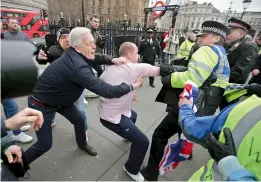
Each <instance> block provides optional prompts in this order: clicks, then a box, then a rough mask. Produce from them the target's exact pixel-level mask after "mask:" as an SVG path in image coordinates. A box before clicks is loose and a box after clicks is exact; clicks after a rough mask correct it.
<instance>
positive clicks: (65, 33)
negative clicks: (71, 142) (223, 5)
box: [1, 15, 261, 181]
mask: <svg viewBox="0 0 261 182" xmlns="http://www.w3.org/2000/svg"><path fill="white" fill-rule="evenodd" d="M8 21H9V22H8V26H9V31H7V32H5V33H4V35H3V38H4V39H6V40H15V41H29V42H31V40H30V39H28V38H26V35H25V34H24V33H22V32H20V31H18V28H17V27H18V22H17V21H16V20H15V19H12V18H10V19H9V20H8ZM98 27H99V17H98V16H97V15H94V16H93V17H92V18H91V24H90V26H89V27H88V28H87V27H76V28H74V29H72V30H69V29H67V28H65V27H64V28H61V29H60V30H59V31H58V32H57V35H56V37H57V40H56V41H57V45H53V46H51V47H50V48H49V49H48V50H47V51H46V50H40V52H39V54H38V55H37V56H36V61H37V62H38V63H39V64H46V63H50V65H49V66H48V67H47V68H46V69H45V70H44V72H43V73H42V74H41V75H40V76H39V78H38V80H37V82H36V83H35V86H34V89H33V91H32V94H30V95H29V96H28V107H29V108H27V109H25V110H23V111H21V112H19V113H18V105H17V104H16V102H15V99H8V100H2V101H1V103H2V105H3V107H4V112H5V116H6V120H5V121H4V120H3V119H2V135H1V136H2V142H1V144H2V145H1V147H2V152H3V154H4V156H6V157H7V160H3V161H4V162H2V176H1V178H2V180H17V179H18V177H21V176H19V174H14V172H13V171H12V172H13V173H12V172H11V173H10V168H9V167H10V165H9V164H10V163H21V159H23V162H24V163H26V164H27V166H29V165H30V163H32V162H33V161H34V160H37V158H39V157H41V155H43V154H44V153H46V152H47V151H49V150H50V149H51V148H52V144H53V142H52V141H53V138H52V127H54V126H55V114H56V113H59V114H61V115H62V116H64V118H66V119H67V120H69V121H70V123H71V124H72V125H73V126H74V130H75V136H76V143H77V145H78V147H79V149H80V150H83V151H84V152H86V153H87V154H89V155H91V156H96V155H97V153H98V152H97V151H96V150H95V149H94V148H93V147H91V146H90V145H89V143H88V134H87V130H88V122H87V121H88V120H87V115H86V106H85V104H84V100H85V96H84V91H85V89H87V90H88V91H89V93H91V94H94V95H97V96H99V103H98V109H99V114H100V122H101V124H102V125H103V126H104V127H106V128H107V129H108V130H111V131H112V132H114V133H116V134H117V135H119V136H121V137H122V138H123V139H124V140H126V141H129V142H131V150H130V154H129V158H128V160H127V161H126V163H125V164H124V166H123V170H124V171H126V173H127V174H128V175H129V176H130V177H131V178H132V179H133V180H134V181H144V178H145V179H147V180H151V181H157V180H158V175H159V164H160V161H161V159H162V157H163V154H164V149H165V147H166V145H167V143H168V140H169V138H171V137H172V136H173V135H174V134H176V133H178V134H179V135H181V133H184V135H185V136H186V137H187V138H188V139H189V140H190V141H192V142H194V143H197V144H199V145H201V146H202V147H204V148H207V149H208V151H209V154H210V156H211V157H212V158H213V159H212V160H210V161H209V162H208V164H207V165H206V166H205V167H203V168H201V169H200V170H199V171H197V172H196V173H195V174H193V175H192V177H191V178H190V180H196V181H201V180H217V181H219V180H221V179H226V180H240V181H242V180H247V181H258V180H261V175H260V169H261V163H260V160H259V159H258V156H257V158H256V155H254V153H258V152H259V151H260V146H258V142H257V143H256V144H255V146H253V144H252V143H251V141H252V140H254V139H256V140H258V141H259V140H261V138H260V135H259V133H258V131H260V129H261V115H260V112H259V111H260V109H261V98H260V97H261V85H260V84H261V79H260V78H261V76H260V75H261V74H260V70H261V59H260V47H261V33H259V34H258V36H257V38H256V40H255V42H253V41H249V40H247V39H245V38H246V35H247V32H248V31H249V30H250V29H251V26H250V25H248V24H247V23H246V22H244V21H241V20H238V19H235V18H231V19H229V20H228V26H225V25H223V24H221V23H219V22H215V21H205V22H204V23H203V24H202V28H201V30H194V31H192V32H189V34H188V37H187V39H185V40H184V41H183V42H182V43H181V44H180V42H179V38H178V36H177V35H176V33H175V29H174V28H170V29H169V31H168V33H167V34H166V36H165V37H164V40H163V42H164V43H165V47H164V48H162V47H161V45H160V42H159V41H158V40H157V39H156V38H154V37H153V32H154V30H153V29H152V28H147V29H146V37H145V38H144V39H143V40H142V41H141V42H140V45H139V46H137V45H135V44H134V43H131V42H124V43H123V44H122V45H121V46H120V48H119V57H118V58H112V57H111V56H109V55H105V54H101V53H98V51H97V45H99V43H98V42H97V41H99V34H98V32H97V30H98ZM179 44H180V45H179ZM157 56H158V58H162V60H163V61H162V62H163V63H162V64H161V65H160V66H155V59H156V57H157ZM139 57H141V59H142V61H141V63H139V60H140V58H139ZM172 61H173V63H172V64H174V65H172V64H169V63H170V62H172ZM101 65H108V66H107V68H106V69H105V70H103V69H102V68H101ZM94 70H96V71H97V73H98V74H97V75H96V74H95V73H94ZM251 72H252V78H251V80H250V81H249V83H247V80H248V77H249V74H250V73H251ZM156 76H161V82H162V88H161V90H160V92H159V94H158V96H157V97H156V101H157V102H162V103H164V104H166V105H167V108H166V112H167V115H166V117H165V118H164V119H163V120H162V121H161V122H160V124H159V125H158V127H157V128H156V129H155V131H154V133H153V136H152V142H151V148H150V155H149V160H148V164H147V166H146V167H144V168H142V163H143V162H144V158H145V155H146V153H147V150H148V147H149V140H148V138H147V136H146V135H145V134H144V133H143V132H142V131H141V130H140V129H139V128H138V127H137V126H136V125H135V123H136V121H137V112H135V111H134V110H132V109H131V104H132V101H135V100H136V99H137V98H136V94H135V92H134V91H135V90H136V89H138V88H139V87H140V86H141V85H142V84H143V78H144V77H149V84H150V86H151V87H153V88H154V87H155V85H154V77H156ZM115 78H117V79H115ZM188 80H190V81H192V82H193V83H195V85H196V86H197V87H198V88H199V89H200V93H199V96H198V97H197V100H196V101H195V104H196V106H197V107H198V110H197V112H195V111H194V110H193V109H192V106H193V104H192V102H191V100H190V99H187V98H180V94H181V93H182V91H183V89H184V87H185V84H186V82H187V81H188ZM218 109H220V112H218V113H217V110H218ZM17 113H18V114H17ZM215 113H216V114H215ZM238 113H240V114H238ZM21 118H22V119H21ZM25 124H29V125H25ZM29 128H34V129H35V131H36V136H37V139H38V140H37V141H36V143H34V144H33V145H32V146H31V147H29V148H28V149H27V150H26V151H25V152H21V149H20V148H19V147H18V146H17V145H15V144H14V143H13V141H18V142H22V143H27V142H30V141H32V139H33V138H32V137H31V136H28V135H26V134H25V133H24V132H23V131H22V130H26V129H29ZM7 130H8V131H9V130H10V131H11V132H8V133H7ZM252 148H253V150H254V149H255V151H252V153H250V154H248V153H247V152H248V151H247V152H246V151H245V150H246V149H250V150H252ZM12 154H14V155H12ZM2 156H3V155H2ZM191 158H192V153H191V154H190V159H191ZM28 169H29V167H27V168H26V169H25V171H26V170H28ZM3 171H4V172H3ZM210 173H211V178H210V177H209V176H210V175H209V174H210Z"/></svg>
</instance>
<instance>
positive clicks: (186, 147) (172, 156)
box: [159, 80, 198, 175]
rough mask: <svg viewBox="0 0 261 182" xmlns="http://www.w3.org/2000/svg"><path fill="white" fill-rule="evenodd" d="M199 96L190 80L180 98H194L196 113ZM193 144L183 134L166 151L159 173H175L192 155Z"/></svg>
mask: <svg viewBox="0 0 261 182" xmlns="http://www.w3.org/2000/svg"><path fill="white" fill-rule="evenodd" d="M197 95H198V87H197V85H196V84H195V83H194V82H192V81H190V80H188V81H187V83H186V84H185V87H184V90H183V92H182V93H181V94H180V98H183V97H186V98H187V99H191V98H193V106H192V107H193V110H194V111H195V112H196V111H197V108H196V106H195V105H194V101H195V100H196V97H197ZM193 145H194V144H193V143H192V142H190V141H189V140H188V139H187V138H186V137H185V136H184V135H183V134H181V136H180V137H179V139H178V141H177V142H175V143H172V144H170V145H168V146H167V147H166V149H165V152H164V155H163V157H162V159H161V162H160V164H159V172H160V174H161V175H164V174H165V173H166V172H167V171H173V170H174V169H175V168H176V167H177V166H178V165H179V163H180V162H181V161H185V160H187V159H188V158H189V156H190V155H191V153H192V149H193Z"/></svg>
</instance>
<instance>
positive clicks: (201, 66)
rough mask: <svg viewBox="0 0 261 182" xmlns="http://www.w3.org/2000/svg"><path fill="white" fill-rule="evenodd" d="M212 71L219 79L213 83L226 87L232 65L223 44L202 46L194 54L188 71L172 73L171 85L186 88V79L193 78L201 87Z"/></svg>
mask: <svg viewBox="0 0 261 182" xmlns="http://www.w3.org/2000/svg"><path fill="white" fill-rule="evenodd" d="M212 72H214V73H216V76H217V81H216V82H215V83H214V84H212V85H213V86H218V87H221V88H225V87H226V86H227V85H228V81H229V76H230V67H229V63H228V60H227V56H226V51H225V49H224V47H223V46H221V45H213V46H202V47H200V48H199V49H198V50H197V51H196V52H195V53H194V54H193V55H192V57H191V59H190V61H189V64H188V70H187V71H185V72H174V73H172V75H171V86H172V87H173V88H184V85H185V83H186V81H187V80H191V81H193V82H194V83H196V84H197V86H198V87H200V86H202V84H203V83H204V82H205V81H206V80H207V79H208V77H209V76H210V75H211V73H212Z"/></svg>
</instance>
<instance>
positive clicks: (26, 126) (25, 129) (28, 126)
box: [20, 125, 31, 131]
mask: <svg viewBox="0 0 261 182" xmlns="http://www.w3.org/2000/svg"><path fill="white" fill-rule="evenodd" d="M29 128H31V125H24V126H22V127H21V128H20V130H22V131H27V130H29Z"/></svg>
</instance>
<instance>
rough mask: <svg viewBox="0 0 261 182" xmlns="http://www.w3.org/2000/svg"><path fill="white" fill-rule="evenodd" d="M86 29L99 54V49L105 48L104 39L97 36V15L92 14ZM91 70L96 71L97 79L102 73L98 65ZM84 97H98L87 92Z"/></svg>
mask: <svg viewBox="0 0 261 182" xmlns="http://www.w3.org/2000/svg"><path fill="white" fill-rule="evenodd" d="M86 27H87V28H89V29H90V30H91V34H92V36H93V38H94V43H95V45H96V47H97V49H96V53H100V52H101V49H104V47H105V44H106V38H105V37H103V36H101V35H100V34H99V30H98V29H99V27H100V17H99V15H97V14H94V15H93V16H92V17H91V18H90V23H89V24H88V25H87V26H86ZM93 68H94V69H95V70H96V71H97V75H98V77H99V76H100V75H101V74H102V73H103V69H102V67H101V66H100V65H95V67H93ZM86 97H87V98H97V97H99V96H98V95H97V94H95V93H93V92H91V91H89V90H88V91H87V93H86Z"/></svg>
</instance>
